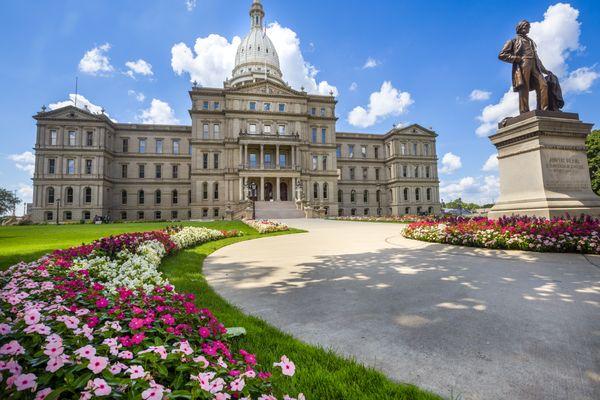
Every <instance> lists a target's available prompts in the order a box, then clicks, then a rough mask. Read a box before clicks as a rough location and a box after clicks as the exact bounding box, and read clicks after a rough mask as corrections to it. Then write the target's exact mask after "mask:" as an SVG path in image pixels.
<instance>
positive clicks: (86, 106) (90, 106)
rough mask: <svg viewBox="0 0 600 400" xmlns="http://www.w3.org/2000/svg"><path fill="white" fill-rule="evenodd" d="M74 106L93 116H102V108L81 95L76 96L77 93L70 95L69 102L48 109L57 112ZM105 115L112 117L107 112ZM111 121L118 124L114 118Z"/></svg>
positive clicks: (62, 102) (52, 104)
mask: <svg viewBox="0 0 600 400" xmlns="http://www.w3.org/2000/svg"><path fill="white" fill-rule="evenodd" d="M75 100H77V101H75ZM76 103H77V104H76ZM74 105H76V106H77V108H81V109H82V110H86V111H89V112H91V113H92V114H102V106H97V105H96V104H94V103H92V102H91V101H89V100H88V99H87V98H85V97H84V96H83V95H81V94H78V95H75V93H71V94H69V100H63V101H57V102H56V103H50V104H49V105H48V108H49V109H50V110H56V109H58V108H63V107H66V106H74ZM104 115H106V116H107V117H109V118H110V116H109V115H108V113H107V112H106V111H105V112H104ZM110 119H111V120H112V121H113V122H117V120H116V119H114V118H110Z"/></svg>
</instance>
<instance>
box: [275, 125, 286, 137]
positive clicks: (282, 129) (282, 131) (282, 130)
mask: <svg viewBox="0 0 600 400" xmlns="http://www.w3.org/2000/svg"><path fill="white" fill-rule="evenodd" d="M277 133H279V134H280V135H285V125H278V126H277Z"/></svg>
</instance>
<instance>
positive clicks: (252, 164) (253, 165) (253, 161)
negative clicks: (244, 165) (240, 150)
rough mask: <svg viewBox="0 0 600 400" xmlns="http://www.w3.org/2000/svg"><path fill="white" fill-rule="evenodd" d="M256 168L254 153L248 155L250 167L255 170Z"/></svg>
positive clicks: (256, 162)
mask: <svg viewBox="0 0 600 400" xmlns="http://www.w3.org/2000/svg"><path fill="white" fill-rule="evenodd" d="M257 166H258V161H257V157H256V153H250V167H251V168H256V167H257Z"/></svg>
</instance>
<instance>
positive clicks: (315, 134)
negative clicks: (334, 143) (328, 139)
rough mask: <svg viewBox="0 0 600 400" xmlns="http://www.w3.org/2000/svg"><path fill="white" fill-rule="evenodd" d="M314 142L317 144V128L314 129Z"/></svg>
mask: <svg viewBox="0 0 600 400" xmlns="http://www.w3.org/2000/svg"><path fill="white" fill-rule="evenodd" d="M312 142H313V143H317V128H312Z"/></svg>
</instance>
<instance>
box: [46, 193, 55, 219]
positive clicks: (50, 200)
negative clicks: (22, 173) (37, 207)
mask: <svg viewBox="0 0 600 400" xmlns="http://www.w3.org/2000/svg"><path fill="white" fill-rule="evenodd" d="M46 199H47V200H48V204H54V188H53V187H50V188H48V193H47V195H46ZM50 219H52V218H50Z"/></svg>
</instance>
